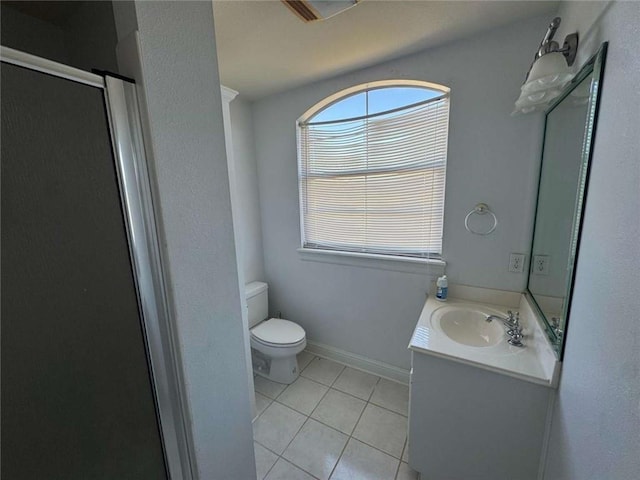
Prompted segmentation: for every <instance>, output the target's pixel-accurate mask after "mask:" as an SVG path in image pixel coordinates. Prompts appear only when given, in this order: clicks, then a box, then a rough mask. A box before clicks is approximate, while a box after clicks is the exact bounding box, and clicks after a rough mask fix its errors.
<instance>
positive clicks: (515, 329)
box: [487, 310, 524, 347]
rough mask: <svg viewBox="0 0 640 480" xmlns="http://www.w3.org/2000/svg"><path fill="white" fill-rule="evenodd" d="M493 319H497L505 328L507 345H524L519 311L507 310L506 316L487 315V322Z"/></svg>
mask: <svg viewBox="0 0 640 480" xmlns="http://www.w3.org/2000/svg"><path fill="white" fill-rule="evenodd" d="M493 320H499V321H501V322H502V324H503V325H504V326H505V327H506V328H507V335H508V336H509V340H507V341H508V342H509V345H513V346H514V347H524V343H522V339H523V338H524V335H523V334H522V326H521V325H520V313H518V312H515V313H513V312H512V311H511V310H508V311H507V318H503V317H501V316H499V315H487V322H491V321H493Z"/></svg>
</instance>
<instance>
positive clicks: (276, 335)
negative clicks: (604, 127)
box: [251, 318, 305, 347]
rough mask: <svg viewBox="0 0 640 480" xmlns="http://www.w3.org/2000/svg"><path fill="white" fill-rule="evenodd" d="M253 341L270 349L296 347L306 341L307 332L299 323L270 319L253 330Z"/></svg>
mask: <svg viewBox="0 0 640 480" xmlns="http://www.w3.org/2000/svg"><path fill="white" fill-rule="evenodd" d="M251 336H252V337H253V340H254V341H256V342H258V343H261V344H263V345H266V346H270V347H288V346H295V345H297V344H300V343H301V342H303V341H305V331H304V329H303V328H302V327H301V326H300V325H298V324H297V323H294V322H291V321H289V320H284V319H282V318H270V319H269V320H266V321H264V322H262V323H260V324H258V325H256V326H255V327H253V328H252V329H251Z"/></svg>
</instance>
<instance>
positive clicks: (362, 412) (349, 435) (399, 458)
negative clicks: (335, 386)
mask: <svg viewBox="0 0 640 480" xmlns="http://www.w3.org/2000/svg"><path fill="white" fill-rule="evenodd" d="M329 390H331V388H329ZM329 390H327V393H329ZM338 391H339V390H338ZM327 393H325V395H324V396H323V397H322V398H324V397H325V396H326V395H327ZM354 398H357V397H354ZM358 400H362V399H358ZM362 401H364V400H362ZM274 402H275V403H277V404H278V405H281V406H283V407H285V408H289V409H291V410H293V411H294V412H296V413H299V414H300V415H303V416H305V417H307V418H306V420H305V421H304V423H303V425H302V426H304V424H306V423H307V421H308V420H309V419H311V420H314V421H316V422H318V423H320V424H321V425H323V426H325V427H327V428H330V429H331V430H334V431H336V432H338V433H340V434H342V435H347V436H348V437H349V438H348V439H347V442H348V441H349V440H350V439H351V438H354V439H355V440H357V441H359V442H360V443H363V444H364V445H367V446H368V447H371V448H373V449H375V450H377V451H378V452H381V453H384V454H385V455H388V456H390V457H392V458H395V459H396V460H400V462H402V454H403V453H404V448H405V445H406V444H407V442H408V440H407V437H405V441H404V443H403V447H402V450H401V452H400V457H396V456H395V455H393V454H392V453H389V452H385V451H384V450H382V449H380V448H379V447H376V446H374V445H371V444H369V443H367V442H365V441H364V440H361V439H359V438H357V437H354V436H353V434H354V432H355V430H356V427H357V426H358V423H359V422H360V420H361V419H362V415H363V414H364V411H365V410H366V409H367V405H373V406H374V407H377V408H381V409H382V410H385V411H387V412H389V413H394V414H396V415H400V414H399V413H397V412H394V411H392V410H389V409H387V408H384V407H380V406H379V405H376V404H375V403H371V402H365V406H364V408H363V409H362V411H361V412H360V415H359V416H358V420H357V421H356V423H355V425H354V427H353V429H352V430H351V433H350V434H347V433H345V432H343V431H341V430H338V429H337V428H335V427H332V426H331V425H327V424H326V423H324V422H322V421H321V420H318V419H317V418H313V417H312V416H311V415H313V412H315V410H316V408H318V405H320V402H322V399H321V400H320V402H318V405H316V407H315V408H314V409H313V411H312V413H311V414H310V415H307V414H306V413H303V412H300V411H298V410H296V409H295V408H292V407H290V406H288V405H285V404H283V403H280V402H278V401H277V400H273V402H272V403H274ZM265 411H266V409H265ZM263 413H264V412H263ZM400 416H402V417H404V415H400ZM405 418H407V417H405ZM300 430H302V427H300V428H299V429H298V431H297V432H296V434H295V435H294V437H293V438H292V439H291V441H290V442H289V443H288V444H287V446H286V447H285V450H286V449H287V448H289V445H291V442H293V440H294V439H295V437H296V436H297V435H298V433H300ZM256 442H257V440H256ZM257 443H259V444H260V445H262V444H261V443H260V442H257ZM262 446H263V447H265V448H267V450H269V451H270V452H272V453H274V454H276V455H278V454H277V453H276V452H274V451H273V450H271V449H269V448H268V447H266V446H265V445H262ZM283 453H284V451H283ZM280 456H281V455H280ZM290 463H291V462H290ZM296 466H297V465H296Z"/></svg>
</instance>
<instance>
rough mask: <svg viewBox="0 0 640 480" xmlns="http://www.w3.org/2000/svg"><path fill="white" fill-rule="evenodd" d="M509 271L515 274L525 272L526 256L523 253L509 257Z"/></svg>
mask: <svg viewBox="0 0 640 480" xmlns="http://www.w3.org/2000/svg"><path fill="white" fill-rule="evenodd" d="M509 271H510V272H515V273H522V272H524V255H523V254H522V253H512V254H511V255H509Z"/></svg>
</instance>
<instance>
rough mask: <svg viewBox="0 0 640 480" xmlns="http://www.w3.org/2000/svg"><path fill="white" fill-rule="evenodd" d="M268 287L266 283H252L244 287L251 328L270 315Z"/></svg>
mask: <svg viewBox="0 0 640 480" xmlns="http://www.w3.org/2000/svg"><path fill="white" fill-rule="evenodd" d="M267 289H268V286H267V284H266V283H264V282H251V283H247V284H246V285H245V286H244V294H245V299H246V308H247V311H248V314H247V318H248V319H249V328H252V327H254V326H256V325H257V324H258V323H260V322H261V321H262V320H264V319H265V318H267V316H268V315H269V297H268V294H267Z"/></svg>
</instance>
